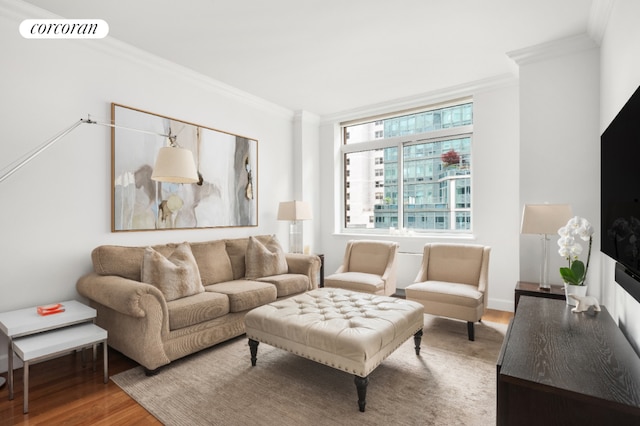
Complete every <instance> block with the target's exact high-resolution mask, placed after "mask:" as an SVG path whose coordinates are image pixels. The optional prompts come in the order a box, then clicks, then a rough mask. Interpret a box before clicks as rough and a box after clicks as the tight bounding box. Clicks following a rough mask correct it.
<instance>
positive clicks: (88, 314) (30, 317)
mask: <svg viewBox="0 0 640 426" xmlns="http://www.w3.org/2000/svg"><path fill="white" fill-rule="evenodd" d="M61 303H62V304H63V305H64V308H65V311H64V312H61V313H58V314H53V315H47V316H40V315H38V312H37V310H36V307H35V306H34V307H31V308H25V309H18V310H15V311H8V312H2V313H0V331H1V332H2V333H4V334H5V335H6V336H7V338H8V341H9V346H8V351H7V367H8V368H7V382H8V385H9V399H13V352H14V351H13V349H14V348H13V339H16V338H18V337H21V336H28V335H31V334H35V333H40V332H43V331H48V330H55V329H57V328H62V327H68V326H70V325H74V324H79V323H83V322H93V320H94V319H95V317H96V310H95V309H93V308H91V307H89V306H87V305H84V304H82V303H80V302H77V301H75V300H67V301H65V302H61Z"/></svg>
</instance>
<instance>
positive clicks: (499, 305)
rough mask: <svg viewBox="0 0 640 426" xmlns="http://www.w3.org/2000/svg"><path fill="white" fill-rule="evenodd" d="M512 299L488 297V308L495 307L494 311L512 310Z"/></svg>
mask: <svg viewBox="0 0 640 426" xmlns="http://www.w3.org/2000/svg"><path fill="white" fill-rule="evenodd" d="M514 303H515V302H514V301H513V299H509V300H507V299H492V298H489V304H488V308H489V309H495V310H496V311H505V312H513V311H514V307H515V306H514Z"/></svg>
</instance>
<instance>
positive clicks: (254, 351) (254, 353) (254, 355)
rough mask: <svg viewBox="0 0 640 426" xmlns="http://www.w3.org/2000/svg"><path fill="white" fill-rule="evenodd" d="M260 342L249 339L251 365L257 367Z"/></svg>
mask: <svg viewBox="0 0 640 426" xmlns="http://www.w3.org/2000/svg"><path fill="white" fill-rule="evenodd" d="M259 344H260V342H258V341H257V340H253V339H249V350H250V351H251V365H252V366H254V367H255V366H256V361H257V360H258V345H259Z"/></svg>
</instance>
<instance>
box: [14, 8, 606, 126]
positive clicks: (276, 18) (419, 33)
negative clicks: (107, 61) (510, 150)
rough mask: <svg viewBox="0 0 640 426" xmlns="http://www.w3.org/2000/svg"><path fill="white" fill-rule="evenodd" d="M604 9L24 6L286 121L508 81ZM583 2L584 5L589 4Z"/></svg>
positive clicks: (583, 29) (584, 27)
mask: <svg viewBox="0 0 640 426" xmlns="http://www.w3.org/2000/svg"><path fill="white" fill-rule="evenodd" d="M602 1H604V0H562V1H558V0H393V1H391V0H268V1H265V0H233V1H232V0H186V1H180V2H178V1H175V0H113V1H105V0H83V1H78V0H27V1H26V2H27V3H31V4H33V5H36V6H38V7H40V8H42V9H45V10H48V11H51V12H53V13H54V14H56V15H59V16H61V17H64V18H69V19H72V18H85V19H88V18H93V19H103V20H105V21H106V22H107V23H108V24H109V35H110V36H111V37H114V38H116V39H118V40H120V41H123V42H126V43H128V44H131V45H133V46H135V47H138V48H140V49H144V50H146V51H148V52H151V53H153V54H155V55H157V56H159V57H162V58H165V59H168V60H170V61H172V62H175V63H178V64H181V65H182V66H185V67H188V68H191V69H193V70H195V71H197V72H199V73H201V74H204V75H206V76H209V77H211V78H213V79H216V80H218V81H221V82H223V83H225V84H228V85H230V86H233V87H235V88H237V89H240V90H242V91H245V92H248V93H250V94H252V95H254V96H258V97H260V98H263V99H265V100H267V101H270V102H272V103H274V104H277V105H280V106H282V107H285V108H288V109H290V110H293V111H297V110H305V111H308V112H312V113H314V114H317V115H320V116H323V115H328V114H336V113H340V112H344V111H349V110H354V109H357V108H361V107H364V106H368V105H375V104H379V103H382V102H387V101H392V100H397V99H401V98H405V97H409V96H415V95H419V94H426V93H429V92H432V91H435V90H441V89H444V88H448V87H453V86H457V85H460V84H465V83H470V82H474V81H477V80H482V79H485V78H491V77H496V76H500V75H504V74H506V73H512V72H513V69H514V67H513V61H512V60H511V59H509V58H508V56H507V55H506V53H507V52H510V51H513V50H517V49H521V48H525V47H530V46H534V45H537V44H540V43H545V42H549V41H553V40H557V39H560V38H564V37H568V36H573V35H577V34H583V33H588V32H589V31H588V30H589V26H590V16H591V12H592V7H593V8H595V6H596V5H597V3H598V2H602ZM592 3H594V4H593V5H592Z"/></svg>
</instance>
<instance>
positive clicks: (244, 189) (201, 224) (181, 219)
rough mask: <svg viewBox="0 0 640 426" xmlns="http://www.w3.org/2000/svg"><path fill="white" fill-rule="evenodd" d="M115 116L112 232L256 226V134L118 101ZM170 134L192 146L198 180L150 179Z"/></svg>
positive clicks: (186, 145)
mask: <svg viewBox="0 0 640 426" xmlns="http://www.w3.org/2000/svg"><path fill="white" fill-rule="evenodd" d="M111 119H112V121H111V122H112V124H113V125H114V126H115V127H113V128H112V131H111V164H112V167H111V177H112V179H111V182H112V185H111V189H112V194H111V200H112V202H111V205H112V215H111V217H112V220H111V230H112V232H126V231H156V230H172V229H173V230H175V229H198V228H218V227H244V226H248V227H255V226H258V191H257V184H258V141H257V140H255V139H251V138H248V137H244V136H240V135H236V134H233V133H229V132H225V131H221V130H217V129H213V128H210V127H206V126H202V125H198V124H193V123H189V122H186V121H182V120H178V119H175V118H170V117H166V116H163V115H158V114H154V113H150V112H146V111H143V110H140V109H136V108H132V107H128V106H124V105H120V104H117V103H112V104H111ZM162 135H165V137H163V136H162ZM167 135H172V136H175V137H176V144H177V145H178V146H180V147H181V148H185V149H188V150H189V151H191V152H192V153H193V156H194V160H195V164H196V168H197V170H198V176H199V177H200V181H199V182H198V183H194V184H178V183H167V182H156V181H154V180H152V179H151V174H152V172H153V166H154V164H155V159H156V156H157V154H158V151H159V150H160V148H162V147H164V146H168V145H169V141H168V139H169V138H168V137H166V136H167Z"/></svg>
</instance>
